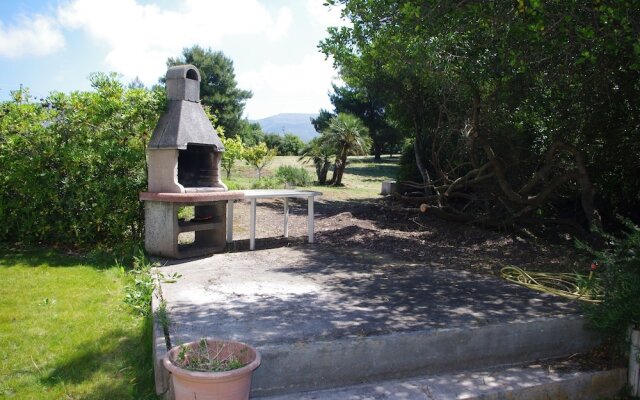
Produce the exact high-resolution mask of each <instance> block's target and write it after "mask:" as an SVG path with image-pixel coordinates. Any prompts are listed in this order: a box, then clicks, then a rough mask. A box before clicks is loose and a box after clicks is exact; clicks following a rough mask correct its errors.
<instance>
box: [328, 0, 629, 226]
mask: <svg viewBox="0 0 640 400" xmlns="http://www.w3.org/2000/svg"><path fill="white" fill-rule="evenodd" d="M328 3H329V4H336V3H341V4H343V5H344V11H343V13H344V15H345V17H347V18H348V19H350V20H351V22H352V25H351V26H346V27H341V28H330V31H329V36H328V37H327V38H326V39H325V40H324V41H323V42H322V43H321V44H320V47H321V49H322V51H323V52H324V53H325V54H326V55H330V56H332V57H333V59H334V62H335V64H336V66H337V67H338V68H339V70H340V72H341V75H342V78H343V79H344V81H345V82H346V83H347V85H348V86H349V87H352V88H357V89H359V90H368V93H369V94H370V95H371V96H373V97H374V98H375V99H376V100H378V101H380V102H381V104H382V106H383V107H384V109H385V111H386V112H388V114H389V116H390V118H392V119H393V120H394V121H396V122H397V124H398V126H399V127H400V128H401V129H403V130H405V131H406V132H409V133H410V134H411V136H412V137H413V141H414V149H415V161H416V164H417V165H418V170H419V171H420V173H421V179H422V180H423V181H424V183H425V186H426V187H427V189H428V190H427V192H428V194H427V195H426V196H432V197H426V198H425V199H424V200H425V201H427V200H429V201H430V204H431V205H432V206H433V207H434V209H437V210H440V211H442V212H443V213H444V214H446V216H448V217H451V218H454V219H460V220H471V221H484V222H494V223H501V224H502V223H507V224H508V223H510V222H512V221H515V220H520V221H528V220H530V219H531V217H536V218H535V219H537V220H538V221H549V222H550V223H551V222H556V223H557V222H560V221H567V217H569V218H570V219H573V220H574V221H578V222H581V223H585V224H588V223H591V222H594V221H595V220H598V213H597V212H596V209H597V210H599V211H600V213H602V214H606V215H609V216H611V215H613V214H615V213H619V212H622V213H626V214H633V213H634V212H635V215H636V217H637V216H638V213H637V210H638V207H637V206H638V205H639V204H640V181H639V180H638V179H637V178H636V177H637V175H638V173H640V156H639V155H640V141H639V140H638V137H640V102H638V101H637V99H638V98H640V42H638V37H640V2H639V1H637V0H635V1H625V0H610V1H602V2H583V1H578V0H567V1H561V2H557V1H538V0H530V1H529V0H519V1H514V2H503V1H487V2H485V1H467V2H450V1H445V0H436V1H429V2H424V1H419V0H408V1H404V2H388V1H385V0H330V1H328ZM571 210H578V211H580V212H579V213H578V212H575V211H573V212H572V211H571ZM634 210H636V211H634Z"/></svg>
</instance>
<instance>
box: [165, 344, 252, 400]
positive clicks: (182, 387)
mask: <svg viewBox="0 0 640 400" xmlns="http://www.w3.org/2000/svg"><path fill="white" fill-rule="evenodd" d="M198 343H199V342H191V343H187V344H186V346H189V347H192V348H196V347H197V346H198ZM207 344H208V346H209V347H210V348H212V349H216V348H219V346H220V345H221V344H224V347H223V350H222V351H221V353H220V357H221V358H226V357H228V355H229V354H230V353H231V354H234V355H235V356H236V357H238V358H239V359H240V361H242V363H243V364H246V365H245V366H244V367H241V368H238V369H234V370H231V371H224V372H201V371H190V370H187V369H184V368H181V367H179V366H178V365H176V364H175V360H176V357H177V356H178V353H179V352H180V347H181V346H176V347H174V348H172V349H171V350H170V351H169V353H167V356H166V357H165V359H164V360H163V363H164V366H165V368H166V369H167V370H168V371H169V372H171V381H172V382H173V391H174V394H175V399H176V400H193V399H198V400H247V399H249V391H250V389H251V374H252V373H253V370H255V369H256V368H258V366H259V365H260V353H258V351H257V350H256V349H255V348H253V347H251V346H249V345H247V344H244V343H241V342H236V341H233V340H219V339H208V340H207Z"/></svg>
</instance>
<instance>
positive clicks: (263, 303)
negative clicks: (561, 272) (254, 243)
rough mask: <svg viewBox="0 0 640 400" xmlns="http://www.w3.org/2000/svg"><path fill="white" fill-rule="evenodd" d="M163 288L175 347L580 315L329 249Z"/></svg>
mask: <svg viewBox="0 0 640 400" xmlns="http://www.w3.org/2000/svg"><path fill="white" fill-rule="evenodd" d="M184 266H185V264H182V265H174V266H167V267H165V268H168V270H169V272H171V271H180V272H181V273H182V274H183V278H182V279H181V282H178V283H177V284H175V285H163V293H164V294H165V298H166V299H167V301H168V305H169V312H170V318H171V322H172V326H171V327H170V331H171V334H172V338H173V342H174V344H175V343H180V342H182V341H187V340H193V338H198V337H201V336H209V337H211V336H221V337H230V338H234V339H238V340H246V341H250V342H251V343H253V344H256V345H265V344H270V343H295V342H308V341H317V340H331V339H337V338H345V337H366V336H375V335H381V334H388V333H397V332H411V331H417V330H422V331H424V330H432V329H447V328H460V327H469V328H474V327H480V326H484V325H488V324H496V323H516V322H525V321H528V320H533V319H539V318H546V317H553V316H559V315H567V314H577V312H578V308H577V306H576V304H573V303H571V302H568V301H565V300H564V299H561V298H557V297H554V296H551V295H547V294H542V293H537V292H533V291H530V290H527V289H524V288H521V287H519V286H516V285H511V284H508V283H505V282H503V281H500V280H498V279H496V278H493V277H491V276H486V275H477V274H472V273H469V272H466V271H454V270H447V269H438V268H431V267H428V266H425V265H422V264H407V263H405V262H397V261H394V260H392V259H389V258H387V257H385V256H382V255H375V254H369V253H368V252H366V251H362V250H352V251H341V250H336V249H333V250H332V249H330V248H327V247H325V246H304V247H300V248H293V249H289V248H277V249H273V250H262V251H255V252H250V253H233V254H226V255H218V256H214V257H212V258H210V259H204V260H199V261H197V262H194V263H193V264H191V265H189V266H188V267H187V268H186V269H185V268H183V267H184Z"/></svg>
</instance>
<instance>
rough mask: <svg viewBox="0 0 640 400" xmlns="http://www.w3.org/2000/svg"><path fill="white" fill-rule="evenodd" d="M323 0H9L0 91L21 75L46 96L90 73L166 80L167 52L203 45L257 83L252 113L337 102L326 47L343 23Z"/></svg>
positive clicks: (247, 82) (247, 84)
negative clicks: (331, 29) (331, 95)
mask: <svg viewBox="0 0 640 400" xmlns="http://www.w3.org/2000/svg"><path fill="white" fill-rule="evenodd" d="M322 3H323V0H182V1H175V0H173V1H168V0H110V1H98V0H57V1H56V0H13V1H4V0H3V1H0V100H6V99H7V98H8V96H9V92H10V91H11V90H15V89H18V88H19V87H20V84H23V85H24V86H25V87H28V88H29V89H30V90H31V93H32V94H33V95H35V96H37V97H45V96H46V95H47V94H48V93H49V92H51V91H54V90H55V91H62V92H68V91H71V90H89V89H90V88H89V83H88V80H87V77H88V75H89V74H90V73H91V72H109V71H114V72H117V73H119V74H121V75H122V80H123V82H129V81H131V80H132V79H134V78H135V77H138V78H140V79H141V80H142V81H143V82H144V83H145V84H147V85H151V84H153V83H155V82H157V79H158V77H160V76H161V75H163V74H164V72H165V70H166V64H165V62H166V59H167V58H168V57H171V56H173V57H175V56H178V55H180V53H181V50H182V49H183V48H184V47H190V46H192V45H194V44H198V45H200V46H202V47H205V48H209V47H210V48H212V49H213V50H221V51H223V52H224V53H225V54H226V55H227V56H228V57H229V58H231V59H232V60H233V62H234V66H235V71H236V77H237V80H238V83H239V86H240V87H241V88H243V89H249V90H251V91H253V93H254V96H253V98H252V99H251V100H249V101H248V102H247V106H246V108H245V113H246V115H247V116H248V117H249V118H251V119H257V118H263V117H267V116H270V115H273V114H277V113H281V112H305V113H314V112H318V110H319V109H320V108H329V109H330V108H331V104H330V103H329V100H328V96H327V92H328V91H329V90H330V88H331V82H332V81H335V80H336V79H337V77H336V72H335V71H334V70H333V68H332V67H331V61H330V60H324V56H323V55H322V54H320V53H319V52H318V50H317V44H318V42H319V41H320V40H321V39H323V38H324V37H325V36H326V29H327V27H328V26H335V25H339V24H341V23H343V21H341V19H340V10H339V9H335V8H332V9H329V8H327V7H324V6H323V5H322Z"/></svg>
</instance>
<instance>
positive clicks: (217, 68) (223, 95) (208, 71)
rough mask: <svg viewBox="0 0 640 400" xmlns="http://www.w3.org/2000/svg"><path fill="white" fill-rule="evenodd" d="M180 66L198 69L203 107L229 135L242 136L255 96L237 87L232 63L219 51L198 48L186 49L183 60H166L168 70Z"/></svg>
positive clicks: (182, 56) (179, 58) (183, 52)
mask: <svg viewBox="0 0 640 400" xmlns="http://www.w3.org/2000/svg"><path fill="white" fill-rule="evenodd" d="M179 64H193V65H195V66H196V67H197V68H198V70H199V71H200V76H201V78H202V80H201V82H200V99H201V102H202V104H204V105H206V106H207V107H209V108H210V110H211V112H212V113H213V114H214V115H216V116H217V117H218V122H219V124H220V125H221V126H222V127H223V128H224V131H225V134H226V135H227V136H229V137H235V136H238V135H240V132H241V131H242V129H243V126H242V125H243V119H242V113H243V111H244V104H245V102H246V101H247V100H248V99H250V98H251V96H252V95H253V94H252V93H251V91H249V90H242V89H239V88H238V84H237V82H236V75H235V72H234V69H233V61H231V59H229V58H227V57H226V56H225V55H224V54H223V53H222V52H220V51H212V50H211V49H206V50H205V49H203V48H202V47H200V46H197V45H196V46H193V47H191V48H185V49H183V50H182V55H181V56H180V57H177V58H169V59H168V60H167V66H168V67H170V66H173V65H179ZM247 143H248V142H247Z"/></svg>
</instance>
